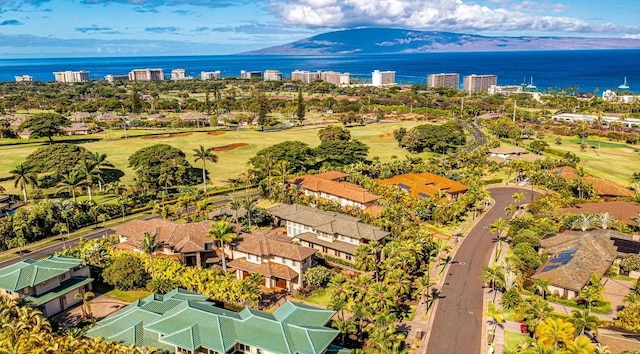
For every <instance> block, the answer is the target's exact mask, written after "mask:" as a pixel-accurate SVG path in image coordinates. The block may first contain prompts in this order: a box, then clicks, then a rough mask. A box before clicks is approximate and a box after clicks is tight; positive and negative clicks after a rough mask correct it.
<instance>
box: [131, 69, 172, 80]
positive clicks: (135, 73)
mask: <svg viewBox="0 0 640 354" xmlns="http://www.w3.org/2000/svg"><path fill="white" fill-rule="evenodd" d="M129 80H130V81H152V80H164V70H162V69H133V70H131V71H130V72H129Z"/></svg>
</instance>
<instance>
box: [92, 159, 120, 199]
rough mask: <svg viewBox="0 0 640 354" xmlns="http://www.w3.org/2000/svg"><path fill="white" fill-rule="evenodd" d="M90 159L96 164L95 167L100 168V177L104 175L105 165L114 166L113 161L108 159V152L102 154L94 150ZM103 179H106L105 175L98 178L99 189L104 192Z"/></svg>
mask: <svg viewBox="0 0 640 354" xmlns="http://www.w3.org/2000/svg"><path fill="white" fill-rule="evenodd" d="M89 159H90V161H91V163H92V164H93V165H94V166H95V168H96V169H97V170H98V173H99V174H100V177H102V175H103V174H104V171H103V169H104V168H105V167H114V166H113V164H112V163H111V162H109V161H107V154H101V153H99V152H94V153H93V154H91V156H90V157H89ZM103 179H104V177H103V178H99V179H98V190H99V191H100V192H102V180H103Z"/></svg>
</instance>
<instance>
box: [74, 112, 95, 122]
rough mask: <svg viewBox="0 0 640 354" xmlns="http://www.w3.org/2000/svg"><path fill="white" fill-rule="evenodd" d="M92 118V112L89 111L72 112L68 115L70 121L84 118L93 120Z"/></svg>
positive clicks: (78, 120) (80, 120) (79, 120)
mask: <svg viewBox="0 0 640 354" xmlns="http://www.w3.org/2000/svg"><path fill="white" fill-rule="evenodd" d="M93 118H94V116H93V114H91V113H89V112H74V113H73V114H72V115H70V116H69V120H70V121H72V122H82V121H84V120H85V119H86V120H93Z"/></svg>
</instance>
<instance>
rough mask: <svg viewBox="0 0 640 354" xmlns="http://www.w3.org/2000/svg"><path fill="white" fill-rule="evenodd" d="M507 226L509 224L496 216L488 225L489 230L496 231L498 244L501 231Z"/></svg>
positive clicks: (500, 239) (500, 238)
mask: <svg viewBox="0 0 640 354" xmlns="http://www.w3.org/2000/svg"><path fill="white" fill-rule="evenodd" d="M508 227H509V224H508V223H507V221H506V220H504V219H503V218H498V219H496V220H495V221H494V222H493V223H491V225H489V230H490V231H491V232H495V233H496V238H497V239H498V244H500V242H501V241H502V237H501V236H502V232H503V231H505V230H506V229H507V228H508Z"/></svg>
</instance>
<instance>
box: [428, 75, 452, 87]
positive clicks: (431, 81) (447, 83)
mask: <svg viewBox="0 0 640 354" xmlns="http://www.w3.org/2000/svg"><path fill="white" fill-rule="evenodd" d="M427 87H446V88H450V89H455V90H457V89H458V88H460V74H453V73H449V74H445V73H442V74H430V75H429V76H427Z"/></svg>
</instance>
